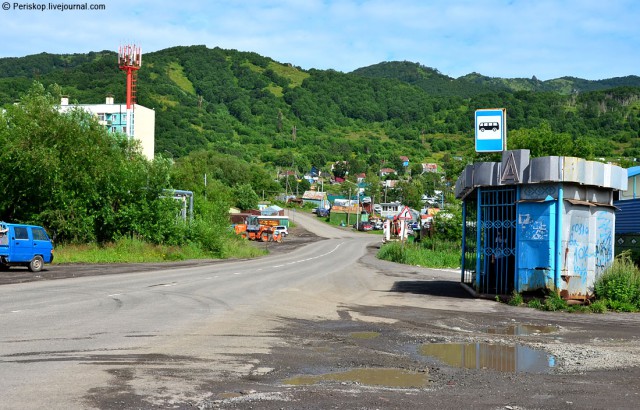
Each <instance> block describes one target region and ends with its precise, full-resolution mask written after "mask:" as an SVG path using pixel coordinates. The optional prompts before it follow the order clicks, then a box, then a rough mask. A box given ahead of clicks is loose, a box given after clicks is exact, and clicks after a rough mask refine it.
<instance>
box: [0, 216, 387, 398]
mask: <svg viewBox="0 0 640 410" xmlns="http://www.w3.org/2000/svg"><path fill="white" fill-rule="evenodd" d="M291 217H292V219H294V220H295V221H296V223H298V224H302V223H304V225H305V226H306V227H307V228H308V229H309V230H310V231H312V232H314V233H317V234H320V235H323V236H325V237H328V238H331V239H327V240H319V241H317V242H315V243H312V244H309V245H306V246H304V247H302V248H300V249H297V250H295V251H293V252H290V253H287V254H283V255H274V256H268V257H265V258H260V259H256V260H244V261H233V262H226V263H215V264H212V265H208V266H196V267H185V268H177V269H158V270H155V271H152V272H142V273H121V274H118V275H102V276H93V277H82V278H75V279H65V280H56V281H41V282H31V283H22V284H13V285H5V286H1V287H0V328H1V329H2V335H1V336H0V360H1V362H2V365H1V366H0V391H1V392H2V402H1V403H0V407H3V408H65V409H69V408H86V407H87V406H88V402H87V396H88V395H90V394H91V392H92V389H94V390H93V391H95V389H96V388H99V387H100V386H105V385H106V384H108V379H109V372H108V370H109V369H110V368H111V367H113V366H114V365H115V366H118V365H121V364H123V363H143V362H144V363H145V364H146V365H147V366H149V367H155V368H161V367H163V366H165V365H166V364H167V363H168V362H172V361H173V362H175V361H176V360H178V361H184V362H186V363H189V365H188V367H189V368H190V369H191V370H190V371H192V372H193V371H194V370H193V368H199V371H204V372H207V371H208V370H207V369H210V368H211V363H212V362H216V367H217V368H216V369H215V373H220V372H242V371H244V370H245V369H243V366H246V364H239V363H237V362H235V361H234V360H233V359H229V355H237V354H239V353H246V352H247V351H250V352H252V353H255V352H256V351H259V350H265V349H267V348H268V346H269V341H268V339H269V336H268V335H267V336H265V335H264V334H263V333H262V332H264V331H268V329H270V328H271V327H272V326H274V324H275V321H277V316H274V314H273V313H274V310H275V311H277V315H288V314H291V315H294V316H295V315H296V312H297V311H298V310H300V309H304V308H305V306H309V308H311V302H312V298H313V297H320V298H328V299H329V300H333V301H334V302H332V303H330V305H332V306H331V309H334V308H335V306H334V305H335V304H337V303H342V302H345V300H349V299H353V298H356V297H357V295H359V294H362V293H363V292H364V291H366V285H365V284H363V283H361V282H359V279H356V278H353V277H351V276H349V272H350V271H352V270H353V268H352V267H353V265H354V264H355V263H356V262H357V260H358V259H359V258H360V257H362V256H363V255H364V254H365V252H366V246H367V245H368V244H369V243H371V242H372V241H376V239H378V238H376V237H372V236H370V235H363V234H359V233H351V232H349V231H344V230H337V229H334V228H329V227H326V226H323V224H320V223H318V222H317V221H315V220H314V218H313V217H311V216H305V215H301V214H300V213H298V214H297V215H296V214H291ZM303 289H313V290H314V292H300V290H303ZM302 293H304V294H305V295H306V296H303V297H302V299H300V298H298V294H302ZM344 296H346V297H344ZM322 305H323V304H318V306H322ZM313 309H318V308H317V307H314V308H313ZM267 311H269V312H271V313H269V314H268V315H265V316H261V312H267ZM334 312H335V310H334ZM316 313H318V314H320V313H321V312H316ZM250 335H251V336H260V337H258V338H257V339H256V340H257V341H256V340H252V341H251V342H247V336H250ZM261 338H262V339H261ZM247 343H248V344H247ZM243 345H244V346H243ZM191 382H192V380H190V381H189V382H188V383H187V384H189V383H191ZM146 383H150V384H151V385H148V386H145V384H146ZM155 383H160V384H162V382H159V381H158V380H155V379H154V380H141V381H140V385H141V386H140V390H143V391H145V390H147V391H148V393H149V394H151V395H153V394H156V393H157V392H155V390H154V389H156V388H157V387H158V386H157V385H156V384H155ZM191 387H192V386H189V385H185V386H180V383H179V382H178V383H172V386H171V387H166V386H165V387H164V388H169V389H172V390H173V391H174V392H175V394H176V395H181V394H184V393H187V392H188V391H189V390H191Z"/></svg>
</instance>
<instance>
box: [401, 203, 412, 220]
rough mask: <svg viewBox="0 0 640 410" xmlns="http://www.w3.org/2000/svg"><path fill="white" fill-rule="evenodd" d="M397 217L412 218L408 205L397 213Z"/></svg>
mask: <svg viewBox="0 0 640 410" xmlns="http://www.w3.org/2000/svg"><path fill="white" fill-rule="evenodd" d="M398 219H405V220H408V219H413V215H411V211H410V210H409V207H408V206H405V207H404V209H403V210H402V211H400V213H399V214H398Z"/></svg>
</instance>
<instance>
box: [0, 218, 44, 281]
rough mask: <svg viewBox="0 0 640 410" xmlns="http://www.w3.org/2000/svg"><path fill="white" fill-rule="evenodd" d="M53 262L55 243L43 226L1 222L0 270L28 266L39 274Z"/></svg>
mask: <svg viewBox="0 0 640 410" xmlns="http://www.w3.org/2000/svg"><path fill="white" fill-rule="evenodd" d="M52 261H53V243H52V242H51V239H49V235H47V232H46V231H45V230H44V228H43V227H41V226H36V225H22V224H12V223H5V222H0V269H2V270H6V269H9V267H11V266H26V267H27V268H29V270H30V271H31V272H39V271H41V270H42V268H43V266H44V264H45V263H51V262H52Z"/></svg>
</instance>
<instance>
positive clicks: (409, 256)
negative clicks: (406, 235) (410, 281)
mask: <svg viewBox="0 0 640 410" xmlns="http://www.w3.org/2000/svg"><path fill="white" fill-rule="evenodd" d="M377 256H378V258H380V259H384V260H387V261H391V262H397V263H404V264H407V265H414V266H423V267H427V268H459V267H460V249H459V246H458V247H457V248H456V247H447V246H443V247H442V248H437V249H428V248H425V247H424V246H423V245H421V244H415V243H408V242H391V243H387V244H385V245H383V246H382V248H380V250H379V251H378V255H377Z"/></svg>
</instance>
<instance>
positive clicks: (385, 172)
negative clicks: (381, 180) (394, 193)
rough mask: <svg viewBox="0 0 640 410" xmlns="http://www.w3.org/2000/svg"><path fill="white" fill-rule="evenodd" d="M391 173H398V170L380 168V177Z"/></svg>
mask: <svg viewBox="0 0 640 410" xmlns="http://www.w3.org/2000/svg"><path fill="white" fill-rule="evenodd" d="M391 174H397V172H396V170H395V169H393V168H382V169H381V170H380V177H386V176H387V175H391Z"/></svg>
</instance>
